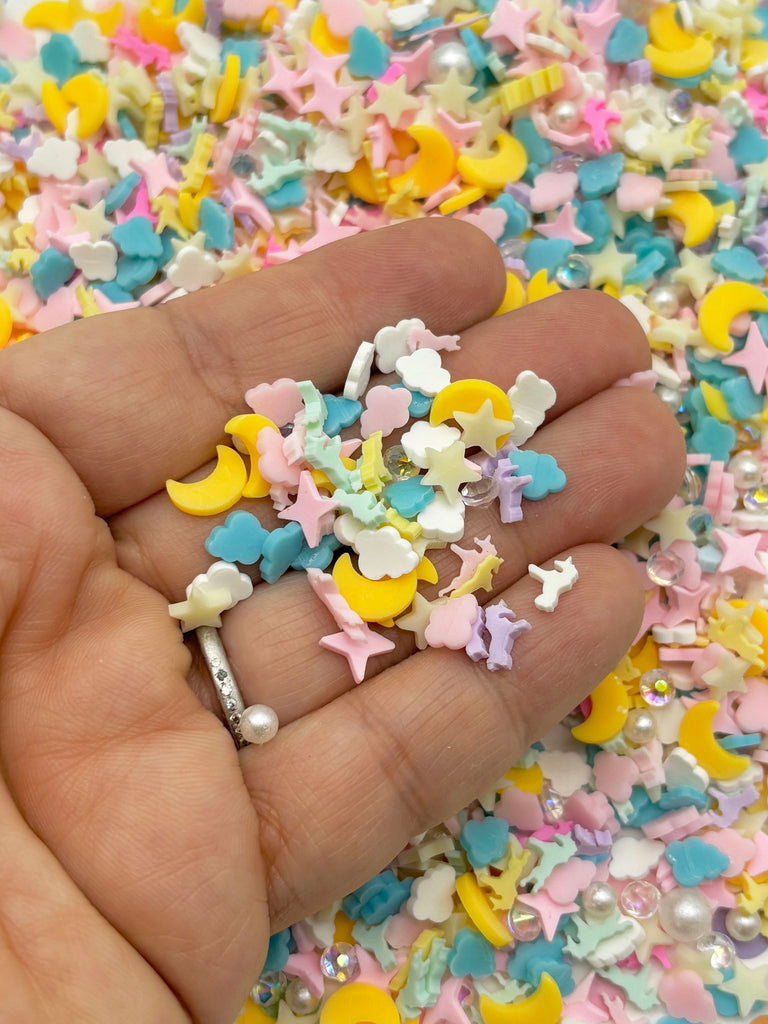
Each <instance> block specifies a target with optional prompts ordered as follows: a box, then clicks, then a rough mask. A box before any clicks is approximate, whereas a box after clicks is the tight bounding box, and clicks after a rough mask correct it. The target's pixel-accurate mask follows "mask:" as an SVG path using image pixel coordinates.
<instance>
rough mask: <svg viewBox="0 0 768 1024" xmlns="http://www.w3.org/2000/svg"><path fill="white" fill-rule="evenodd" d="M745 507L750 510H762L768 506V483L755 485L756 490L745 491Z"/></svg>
mask: <svg viewBox="0 0 768 1024" xmlns="http://www.w3.org/2000/svg"><path fill="white" fill-rule="evenodd" d="M741 500H742V503H743V504H744V508H746V509H748V510H749V511H750V512H762V511H763V510H764V509H766V508H768V485H764V486H762V487H755V488H754V490H751V491H745V492H744V494H743V495H742V496H741Z"/></svg>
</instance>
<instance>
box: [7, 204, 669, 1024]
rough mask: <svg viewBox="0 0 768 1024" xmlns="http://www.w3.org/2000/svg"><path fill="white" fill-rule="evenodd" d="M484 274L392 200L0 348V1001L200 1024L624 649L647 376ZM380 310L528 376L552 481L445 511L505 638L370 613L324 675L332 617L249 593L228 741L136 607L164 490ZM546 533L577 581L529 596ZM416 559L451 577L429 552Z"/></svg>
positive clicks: (162, 526) (344, 358)
mask: <svg viewBox="0 0 768 1024" xmlns="http://www.w3.org/2000/svg"><path fill="white" fill-rule="evenodd" d="M502 289H503V274H502V268H501V263H500V260H499V257H498V253H497V251H496V249H495V247H494V246H493V245H492V244H491V243H489V241H488V240H487V238H485V236H484V235H482V234H481V233H480V232H477V231H475V230H474V229H470V228H469V227H467V226H466V225H462V224H460V223H456V222H451V221H448V220H440V219H435V220H428V221H421V222H409V223H407V224H403V225H400V226H397V227H395V228H391V229H386V230H382V231H376V232H372V233H369V234H366V235H361V236H357V237H355V238H353V239H350V240H347V241H344V242H341V243H338V244H335V245H333V246H330V247H328V248H325V249H323V250H321V251H318V252H316V253H313V254H310V255H308V256H306V257H302V258H301V259H300V260H298V261H296V262H294V263H291V264H288V265H286V266H285V267H281V268H276V269H273V270H266V271H262V272H260V273H258V274H256V275H252V276H249V277H248V278H244V279H240V280H238V281H235V282H232V283H229V284H226V285H222V286H220V287H217V288H216V289H215V290H214V291H206V292H203V293H197V294H195V295H191V296H189V297H188V298H184V299H181V300H178V301H174V302H171V303H168V304H167V305H165V306H163V307H160V308H156V309H148V310H142V311H129V312H125V313H116V314H113V315H110V316H109V317H97V318H93V319H88V320H83V321H81V322H79V323H77V324H74V325H71V326H68V327H64V328H61V329H59V330H56V331H53V332H50V333H49V334H47V335H43V336H39V337H37V338H32V339H28V340H27V341H25V342H24V343H22V344H20V345H17V346H14V347H12V348H10V349H7V350H5V351H3V352H1V353H0V399H1V400H2V404H3V406H4V407H5V408H4V409H0V432H1V435H2V438H3V442H2V447H1V448H0V473H1V474H2V479H3V487H2V489H0V521H2V523H3V529H2V533H0V565H1V566H2V573H0V626H1V628H2V647H1V648H0V682H1V685H2V693H3V698H2V703H1V704H0V751H2V766H3V782H2V785H1V786H0V827H2V831H3V842H2V844H1V845H0V848H2V851H3V853H2V857H3V863H2V871H1V872H0V924H1V925H2V936H3V938H2V945H1V946H0V976H2V977H3V979H4V1002H5V1005H6V1007H9V1009H8V1013H9V1015H10V1016H9V1019H13V1020H20V1021H21V1020H32V1019H40V1018H44V1017H45V1016H47V1015H48V1013H52V1012H53V1009H54V1008H55V1010H56V1013H57V1016H58V1018H59V1019H62V1020H65V1021H69V1020H72V1021H75V1020H76V1021H78V1022H81V1021H90V1020H93V1021H103V1020H121V1021H122V1020H136V1021H142V1022H154V1021H161V1020H162V1021H164V1022H172V1021H184V1020H188V1019H189V1018H190V1017H191V1018H192V1019H193V1020H196V1021H201V1022H205V1024H208V1022H211V1024H219V1022H222V1024H229V1022H230V1021H231V1020H232V1019H233V1018H234V1017H235V1015H236V1013H237V1011H238V1009H239V1007H240V1006H241V1005H242V1003H243V1001H244V998H245V996H246V994H247V991H248V989H249V987H250V985H251V984H252V983H253V982H254V981H255V979H256V976H257V974H258V971H259V968H260V966H261V963H262V962H263V958H264V955H265V951H266V944H267V941H268V937H269V933H270V931H274V930H277V929H280V928H283V927H285V926H286V925H287V924H290V923H291V922H293V921H295V920H297V919H300V918H301V917H303V916H305V915H306V914H308V913H312V912H313V911H315V910H317V909H318V908H319V907H321V906H323V905H326V904H328V903H329V902H330V901H331V900H332V899H334V898H336V897H339V896H342V895H344V894H345V893H347V892H349V891H351V890H352V889H354V888H355V887H357V886H358V885H360V884H361V883H362V882H363V881H364V880H365V879H366V878H368V877H370V876H371V875H373V874H374V873H375V872H376V871H378V870H380V869H381V868H382V867H383V866H384V865H385V864H386V863H387V862H388V860H390V859H391V858H392V856H394V855H395V854H396V853H397V851H398V850H399V849H400V848H402V846H403V845H404V844H405V843H406V841H407V840H408V838H409V837H410V836H412V835H413V834H415V833H417V832H419V831H421V830H423V829H425V828H427V827H428V826H430V825H432V824H434V823H436V822H438V821H440V820H442V819H443V818H445V817H446V816H448V815H450V814H451V813H453V812H455V811H456V810H457V809H458V808H460V807H461V806H463V805H464V804H466V803H467V802H468V801H469V800H470V799H471V798H472V797H473V796H475V795H476V794H477V793H478V792H480V791H482V790H483V789H484V788H486V787H487V786H488V785H490V784H492V783H493V782H494V781H495V780H496V779H497V778H498V777H499V776H500V775H501V774H502V773H503V772H504V771H505V770H506V769H507V768H508V767H509V766H510V765H511V764H512V763H514V761H515V760H516V759H517V758H518V757H519V756H520V755H521V753H522V752H523V751H524V750H525V748H526V747H527V746H528V745H529V743H530V742H532V741H533V740H535V739H536V738H537V737H538V736H540V735H541V734H543V733H544V732H545V731H546V730H547V729H548V728H549V727H550V726H551V725H552V724H553V723H554V722H556V721H557V720H558V719H560V718H561V717H562V716H563V715H564V714H566V713H567V712H568V711H569V710H570V709H571V708H572V707H573V706H574V705H575V704H576V703H577V702H578V701H579V700H581V699H582V698H583V697H584V696H585V694H586V693H587V692H588V691H589V690H590V689H591V688H592V687H594V685H596V683H597V682H598V681H599V680H600V679H601V678H602V677H603V676H604V675H605V674H606V673H607V672H608V671H609V670H610V669H611V668H612V667H613V666H614V665H615V663H616V662H617V661H618V659H619V658H620V657H621V656H622V654H624V652H625V651H626V650H627V648H628V646H629V645H630V643H631V641H632V639H633V637H634V635H635V633H636V631H637V628H638V626H639V622H640V615H641V611H642V589H641V587H640V584H639V582H638V580H637V576H636V573H635V570H634V569H633V568H632V566H631V565H630V563H629V562H628V561H627V560H626V559H625V558H624V557H623V556H622V555H621V554H619V553H618V552H617V551H615V550H614V549H612V548H611V547H609V546H608V545H610V544H611V542H613V541H615V540H617V539H619V538H621V537H623V536H625V535H626V534H627V533H629V532H630V531H631V530H633V529H634V528H636V527H637V526H638V525H640V524H641V523H642V522H644V521H645V520H647V519H648V518H650V517H651V516H652V515H653V514H654V513H655V512H656V511H657V510H658V509H659V508H660V507H662V506H663V505H664V504H665V503H666V502H667V501H668V499H669V498H670V497H671V495H672V494H673V493H674V492H675V490H676V488H677V487H678V485H679V482H680V478H681V475H682V469H683V464H684V461H683V444H682V438H681V435H680V431H679V429H678V427H677V426H676V424H675V422H674V420H673V418H672V417H671V415H670V414H669V413H668V412H667V411H666V410H665V409H664V407H663V406H662V404H661V403H660V402H659V401H658V400H657V399H656V398H655V397H654V396H652V395H650V394H648V393H646V392H643V391H640V390H637V389H634V388H622V389H611V387H610V385H611V384H612V383H613V382H614V381H615V380H617V379H619V378H622V377H626V376H628V375H629V374H631V373H632V372H634V371H636V370H641V369H644V368H646V367H647V365H648V362H649V355H648V345H647V342H646V340H645V338H644V337H643V335H642V332H641V331H640V329H639V328H638V327H637V325H636V324H635V322H634V320H633V318H632V316H631V315H630V314H629V313H628V312H627V311H626V310H625V309H624V308H623V307H622V306H621V305H620V304H618V303H615V302H611V301H609V300H608V299H606V298H605V297H604V296H601V295H598V294H596V293H590V292H579V293H576V294H571V295H561V296H557V297H556V298H553V299H550V300H546V301H544V302H540V303H536V304H535V305H533V306H531V307H529V308H526V309H523V310H521V311H519V312H516V313H513V314H510V315H508V316H504V317H498V318H494V319H487V318H488V317H490V316H491V314H492V312H493V310H494V309H495V308H496V306H497V305H498V303H499V301H500V298H501V294H502ZM409 316H418V317H420V318H421V319H423V320H424V321H425V322H426V324H427V326H428V327H429V328H430V329H432V330H433V331H434V332H435V333H459V332H460V333H461V334H462V348H461V351H460V352H457V353H452V354H451V355H450V356H448V357H446V359H445V362H446V365H447V366H448V367H449V368H450V370H451V374H452V377H453V379H459V378H461V377H468V376H472V377H480V378H484V379H487V380H491V381H493V382H494V383H497V384H498V385H500V386H501V387H502V388H504V389H506V388H508V387H509V386H510V385H511V384H512V383H513V382H514V380H515V377H516V376H517V374H518V372H519V371H520V370H523V369H532V370H534V371H536V372H537V373H538V374H539V375H540V376H543V377H545V378H547V379H548V380H550V381H552V383H553V384H554V385H555V387H556V389H557V396H558V397H557V403H556V405H555V407H554V408H553V409H552V410H550V413H549V416H548V421H547V424H546V425H545V426H543V427H541V428H540V430H539V431H538V432H537V435H536V439H535V440H536V447H537V448H540V450H541V451H546V452H549V453H551V454H553V455H555V457H556V458H557V461H558V463H559V464H560V465H561V466H562V468H563V469H564V470H565V472H566V474H567V478H568V484H567V487H566V488H565V490H564V491H562V492H560V493H559V494H553V495H550V496H549V497H548V498H546V499H545V500H544V501H543V502H540V503H536V504H531V503H529V504H528V505H527V506H526V512H525V518H524V519H523V521H522V522H521V523H517V524H514V525H512V526H502V525H501V524H500V523H499V522H498V518H497V515H496V512H495V510H494V509H493V508H486V509H474V510H468V514H467V536H468V537H472V536H479V537H481V536H485V535H486V534H488V533H491V534H492V537H493V539H494V542H495V543H496V545H497V547H498V549H499V554H500V555H501V556H502V557H503V558H504V564H503V565H502V567H501V569H500V570H499V572H498V573H497V575H496V577H495V590H494V593H493V594H490V595H484V594H483V595H482V596H483V598H486V597H487V599H488V600H497V599H498V598H499V597H503V598H504V599H505V600H506V602H507V603H508V605H509V606H510V607H512V608H513V609H514V610H515V612H516V613H517V614H518V615H519V616H523V617H525V618H527V619H528V620H529V621H530V622H531V623H532V625H533V630H532V631H531V632H530V633H529V634H527V635H526V636H525V637H524V638H523V639H522V640H521V641H520V642H519V644H518V645H517V646H516V648H515V661H514V668H513V669H512V670H510V671H508V672H498V673H489V672H488V671H487V670H486V669H485V668H484V667H483V666H482V664H480V665H477V664H474V663H473V662H471V661H470V660H469V659H468V658H466V657H463V656H462V655H461V654H458V653H455V652H450V651H446V650H444V649H437V650H430V649H428V650H426V651H423V652H416V651H415V650H414V648H413V646H412V644H411V643H410V641H411V640H412V637H411V636H410V634H407V633H400V634H399V635H398V636H397V637H396V643H397V646H396V648H395V650H394V651H393V652H392V653H391V654H389V655H386V656H381V657H380V658H378V659H376V660H372V661H371V662H369V666H368V678H367V679H366V681H365V682H364V683H363V684H362V685H360V686H359V687H355V686H354V685H353V683H352V680H351V677H350V675H349V672H348V668H347V664H346V661H345V660H344V659H342V658H339V657H338V655H335V654H332V653H330V652H328V651H324V650H322V649H320V648H319V647H318V644H317V641H318V638H319V637H320V636H322V635H323V633H327V632H329V629H330V628H331V627H332V621H331V619H330V616H329V615H328V613H327V612H326V610H325V609H324V608H323V607H322V605H321V604H320V603H319V602H318V601H317V599H316V597H315V596H314V595H313V594H312V593H311V591H310V589H309V587H308V585H307V583H306V581H305V580H304V579H303V578H302V575H301V574H300V573H294V574H290V575H288V576H285V577H283V578H281V579H280V580H279V581H278V583H276V584H275V585H273V586H267V585H258V586H257V587H256V589H255V592H254V595H253V596H252V597H251V598H250V599H249V600H248V601H246V602H243V603H242V604H240V605H238V606H237V607H236V608H235V609H233V610H232V611H231V612H229V613H227V614H226V616H225V619H224V625H223V627H222V639H223V641H224V644H225V647H226V649H227V652H228V655H229V659H230V662H231V663H232V666H233V669H234V672H235V676H236V678H237V680H238V682H239V684H240V688H241V690H242V693H243V696H244V698H245V702H246V704H250V703H257V702H258V703H265V704H268V705H270V706H272V707H274V708H275V710H276V711H277V713H278V717H279V719H280V723H281V728H280V732H279V733H278V735H277V737H276V738H275V739H274V740H273V741H272V742H270V743H269V744H268V745H266V746H264V747H255V746H249V747H246V748H244V749H243V750H241V751H239V752H238V751H236V749H235V747H234V744H233V742H232V739H231V737H230V736H229V734H228V732H227V731H226V729H225V728H223V726H222V724H221V722H220V720H219V719H218V718H217V716H216V714H215V713H213V712H212V710H211V709H212V708H214V707H215V700H214V697H213V693H212V690H211V687H210V683H209V681H208V680H207V678H206V675H205V669H204V666H203V664H202V662H201V661H200V660H199V658H197V659H195V658H193V657H192V656H191V654H190V650H189V649H188V648H187V647H186V646H185V644H184V643H183V642H182V638H181V635H180V632H179V629H178V623H177V622H176V621H175V620H173V619H171V618H170V617H169V615H168V610H167V603H168V602H169V601H178V600H180V599H181V598H183V596H184V589H185V586H186V584H187V583H189V582H190V580H191V579H192V578H193V577H194V576H195V575H196V574H197V573H198V572H201V571H204V570H205V568H206V567H207V565H208V564H209V563H210V561H211V559H210V558H209V557H208V556H207V555H206V553H205V551H204V549H203V540H204V538H205V537H206V536H207V534H208V533H209V531H210V529H211V527H212V526H213V525H214V523H216V522H220V521H221V520H222V519H223V518H224V517H223V516H221V517H215V518H214V519H197V518H192V517H187V516H184V515H183V514H182V513H180V512H178V511H177V510H176V509H175V508H173V506H172V505H171V503H170V501H169V500H168V498H167V495H166V494H165V491H164V486H163V485H164V481H165V479H166V478H167V477H173V478H175V479H182V478H184V476H185V475H186V474H193V473H195V472H197V475H198V476H202V475H204V474H205V472H206V470H205V469H204V468H201V467H203V465H204V464H205V463H206V461H207V460H208V459H210V457H211V455H212V454H213V449H214V445H215V443H216V442H217V441H220V440H221V439H222V427H223V424H224V423H225V422H226V420H227V419H228V418H229V417H230V416H231V415H234V414H235V413H236V412H238V411H243V406H242V395H243V393H244V391H245V390H246V389H247V388H248V387H251V386H253V385H255V384H257V383H258V382H260V381H272V380H274V379H276V378H278V377H281V376H293V377H294V378H296V379H304V378H309V379H311V380H313V381H314V382H315V383H316V385H317V386H318V387H319V388H320V389H321V390H323V391H330V390H334V389H338V388H339V387H340V386H341V384H342V383H343V380H344V377H345V375H346V371H347V368H348V365H349V362H350V359H351V357H352V355H353V354H354V352H355V349H356V347H357V345H358V343H359V342H360V340H362V339H364V338H371V337H372V336H373V334H374V333H375V331H376V330H377V329H378V328H379V327H381V326H384V325H385V324H390V323H395V322H397V320H399V319H401V318H404V317H409ZM251 507H255V506H251ZM259 513H260V514H261V508H259ZM265 521H266V520H265ZM276 524H277V521H276V522H275V525H276ZM268 525H270V524H268ZM565 554H572V555H573V558H574V561H575V563H576V565H577V567H578V569H579V573H580V579H579V582H578V583H577V585H576V587H575V588H574V590H573V591H572V592H571V593H570V594H568V595H567V596H566V598H564V599H563V601H562V603H561V605H560V606H559V607H558V609H557V611H556V612H555V613H554V614H553V615H549V614H545V613H543V612H540V611H537V610H536V609H535V608H534V605H533V600H534V597H535V596H536V594H537V593H538V592H539V589H540V588H539V586H538V585H537V584H536V583H535V582H534V581H533V580H531V579H529V578H528V577H527V575H526V570H527V566H528V563H529V562H537V563H542V562H546V560H548V559H551V558H552V557H564V555H565ZM434 561H435V564H436V565H437V568H438V570H439V571H440V574H441V579H444V578H445V574H446V573H448V574H450V575H452V574H453V570H454V569H455V558H454V557H453V556H452V555H451V554H450V553H449V552H446V553H438V554H437V555H436V557H435V559H434ZM448 578H450V577H448Z"/></svg>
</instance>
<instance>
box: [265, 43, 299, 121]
mask: <svg viewBox="0 0 768 1024" xmlns="http://www.w3.org/2000/svg"><path fill="white" fill-rule="evenodd" d="M307 45H309V44H307ZM267 64H269V70H270V77H269V78H268V79H267V81H266V82H265V83H264V86H263V88H262V92H265V93H270V92H273V93H276V94H277V95H278V96H281V97H282V98H283V99H284V100H285V102H286V103H287V104H288V105H289V106H290V107H293V109H294V110H298V109H299V107H300V106H301V102H302V101H301V92H300V91H299V87H298V85H297V82H296V79H297V78H298V73H297V72H296V71H291V69H290V68H288V67H286V66H285V64H283V62H282V61H281V60H280V58H279V57H278V56H277V54H276V53H275V51H274V50H268V51H267Z"/></svg>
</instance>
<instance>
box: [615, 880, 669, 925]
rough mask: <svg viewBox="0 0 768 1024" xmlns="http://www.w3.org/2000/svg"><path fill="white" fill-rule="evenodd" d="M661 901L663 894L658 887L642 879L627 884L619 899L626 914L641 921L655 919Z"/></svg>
mask: <svg viewBox="0 0 768 1024" xmlns="http://www.w3.org/2000/svg"><path fill="white" fill-rule="evenodd" d="M660 900H661V893H660V892H659V890H658V889H657V888H656V886H655V885H652V884H651V883H650V882H644V881H642V879H636V880H635V881H633V882H627V884H626V885H625V886H624V888H623V889H622V890H621V896H620V897H619V903H620V904H621V909H622V910H623V911H624V913H625V914H627V915H628V916H629V917H635V918H638V920H641V921H642V920H644V919H645V918H646V917H653V915H654V914H655V913H656V911H657V910H658V909H659V901H660Z"/></svg>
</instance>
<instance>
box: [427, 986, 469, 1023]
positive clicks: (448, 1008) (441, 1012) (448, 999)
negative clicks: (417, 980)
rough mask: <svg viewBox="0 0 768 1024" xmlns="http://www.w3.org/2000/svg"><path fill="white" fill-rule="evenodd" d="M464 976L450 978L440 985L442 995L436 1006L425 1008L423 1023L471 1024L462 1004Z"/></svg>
mask: <svg viewBox="0 0 768 1024" xmlns="http://www.w3.org/2000/svg"><path fill="white" fill-rule="evenodd" d="M465 987H466V986H465V984H464V979H463V978H449V979H448V981H446V982H444V984H442V985H441V986H440V996H439V998H438V1000H437V1002H436V1003H435V1005H434V1006H432V1007H430V1009H428V1010H425V1012H424V1017H423V1021H422V1024H470V1022H469V1017H468V1016H467V1015H466V1013H465V1012H464V1010H463V1008H462V1005H461V1001H460V1000H461V990H462V989H463V988H465Z"/></svg>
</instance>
